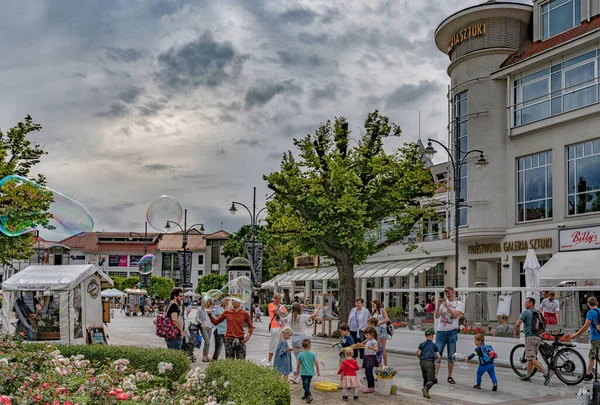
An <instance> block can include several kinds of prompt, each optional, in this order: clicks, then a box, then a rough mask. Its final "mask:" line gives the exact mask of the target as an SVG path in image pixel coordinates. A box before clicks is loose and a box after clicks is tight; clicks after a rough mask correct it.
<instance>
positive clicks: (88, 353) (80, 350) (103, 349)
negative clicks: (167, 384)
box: [23, 343, 190, 381]
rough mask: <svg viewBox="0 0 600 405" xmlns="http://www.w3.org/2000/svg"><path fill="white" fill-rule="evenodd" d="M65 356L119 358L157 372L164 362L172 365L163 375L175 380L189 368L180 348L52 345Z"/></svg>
mask: <svg viewBox="0 0 600 405" xmlns="http://www.w3.org/2000/svg"><path fill="white" fill-rule="evenodd" d="M46 346H48V344H44V343H30V344H26V345H24V346H23V347H24V348H25V350H28V349H29V348H31V350H32V351H34V350H38V349H40V348H44V347H46ZM53 346H55V347H56V349H57V350H59V351H60V353H61V354H62V355H63V356H65V357H70V356H77V355H79V354H82V355H84V356H85V358H86V359H87V360H89V361H91V362H107V361H108V362H113V361H115V360H119V359H127V360H129V365H130V367H132V368H134V369H135V370H138V371H148V372H150V373H153V374H157V370H158V363H160V362H166V363H171V364H172V365H173V369H172V370H170V371H167V372H166V373H165V374H164V375H165V377H167V378H169V379H171V380H172V381H176V380H177V379H178V378H179V377H180V376H182V375H184V374H185V373H186V372H188V371H189V370H190V359H189V357H188V356H187V355H186V354H185V353H184V352H183V351H181V350H170V349H158V348H147V347H136V346H111V345H70V346H69V345H62V344H60V345H53Z"/></svg>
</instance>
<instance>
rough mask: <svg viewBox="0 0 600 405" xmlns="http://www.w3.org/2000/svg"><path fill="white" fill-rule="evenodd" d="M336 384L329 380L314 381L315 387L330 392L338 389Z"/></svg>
mask: <svg viewBox="0 0 600 405" xmlns="http://www.w3.org/2000/svg"><path fill="white" fill-rule="evenodd" d="M338 386H339V385H338V384H337V383H333V382H329V381H317V382H315V388H316V389H318V390H319V391H325V392H332V391H337V390H338Z"/></svg>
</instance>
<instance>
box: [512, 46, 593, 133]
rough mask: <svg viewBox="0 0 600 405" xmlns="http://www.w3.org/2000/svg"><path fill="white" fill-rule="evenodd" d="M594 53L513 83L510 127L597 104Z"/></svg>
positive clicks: (580, 56) (557, 64)
mask: <svg viewBox="0 0 600 405" xmlns="http://www.w3.org/2000/svg"><path fill="white" fill-rule="evenodd" d="M597 56H598V52H597V50H593V51H591V52H587V53H585V54H583V55H579V56H577V57H575V58H571V59H568V60H566V61H563V62H559V63H555V64H554V65H552V67H550V68H546V69H543V70H540V71H538V72H535V73H532V74H529V75H527V76H524V77H522V78H520V79H516V80H515V81H514V83H513V84H514V94H513V99H514V106H513V125H514V126H519V125H523V124H528V123H530V122H534V121H538V120H541V119H544V118H547V117H549V116H551V115H556V114H560V113H563V112H567V111H571V110H575V109H577V108H581V107H585V106H587V105H590V104H594V103H597V102H598V65H599V59H598V58H597Z"/></svg>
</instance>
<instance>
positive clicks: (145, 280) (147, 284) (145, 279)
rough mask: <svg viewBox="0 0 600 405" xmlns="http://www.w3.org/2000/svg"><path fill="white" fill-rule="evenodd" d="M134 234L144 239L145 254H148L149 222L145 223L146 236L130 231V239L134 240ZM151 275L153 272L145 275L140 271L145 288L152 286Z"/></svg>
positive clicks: (141, 281)
mask: <svg viewBox="0 0 600 405" xmlns="http://www.w3.org/2000/svg"><path fill="white" fill-rule="evenodd" d="M134 234H135V235H137V236H139V237H140V238H143V239H144V256H146V254H147V253H148V222H146V223H145V224H144V236H142V235H140V234H139V233H137V232H129V241H132V240H133V235H134ZM151 276H152V275H151V274H146V275H144V274H142V273H140V283H141V284H142V286H143V287H144V288H148V287H150V277H151Z"/></svg>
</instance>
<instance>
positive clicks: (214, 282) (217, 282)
mask: <svg viewBox="0 0 600 405" xmlns="http://www.w3.org/2000/svg"><path fill="white" fill-rule="evenodd" d="M228 281H229V279H228V276H227V274H223V275H219V274H207V275H205V276H202V278H200V280H198V287H196V292H197V293H198V294H202V293H203V292H207V291H209V290H220V289H221V288H223V287H225V285H226V284H227V282H228Z"/></svg>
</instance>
